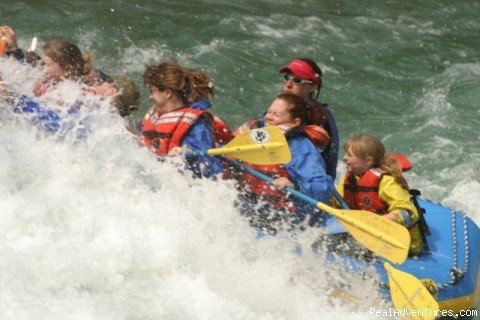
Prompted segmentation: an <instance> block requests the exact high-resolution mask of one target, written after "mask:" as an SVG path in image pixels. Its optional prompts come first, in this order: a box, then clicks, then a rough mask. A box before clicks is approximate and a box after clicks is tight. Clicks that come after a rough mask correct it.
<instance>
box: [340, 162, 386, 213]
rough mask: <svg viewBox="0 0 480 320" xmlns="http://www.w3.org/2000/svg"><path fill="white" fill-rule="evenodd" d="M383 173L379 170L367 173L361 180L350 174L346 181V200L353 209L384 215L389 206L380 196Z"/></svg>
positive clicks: (371, 170)
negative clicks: (379, 189)
mask: <svg viewBox="0 0 480 320" xmlns="http://www.w3.org/2000/svg"><path fill="white" fill-rule="evenodd" d="M382 177H383V173H382V172H381V171H380V170H378V169H374V168H372V169H370V170H368V171H366V172H365V173H364V174H363V175H362V176H361V177H360V179H358V180H357V179H356V178H355V175H354V174H353V173H351V172H348V173H347V175H346V176H345V180H344V191H343V193H344V198H345V201H346V202H347V203H348V206H349V207H350V208H351V209H358V210H366V211H371V212H375V213H377V214H380V215H383V214H386V213H387V209H388V204H387V203H386V202H385V201H383V200H382V199H381V198H380V197H379V196H378V186H379V185H380V181H381V180H382Z"/></svg>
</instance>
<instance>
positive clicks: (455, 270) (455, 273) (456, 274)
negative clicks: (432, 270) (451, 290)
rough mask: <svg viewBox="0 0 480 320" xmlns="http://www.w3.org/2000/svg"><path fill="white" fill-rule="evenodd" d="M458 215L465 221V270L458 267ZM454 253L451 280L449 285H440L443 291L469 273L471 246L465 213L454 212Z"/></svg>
mask: <svg viewBox="0 0 480 320" xmlns="http://www.w3.org/2000/svg"><path fill="white" fill-rule="evenodd" d="M457 213H458V214H461V215H462V221H463V241H464V244H465V259H464V266H463V270H462V269H460V268H459V266H458V239H457V219H456V216H457ZM452 251H453V267H452V269H450V280H449V281H448V282H447V283H443V284H438V288H439V289H443V288H445V287H447V286H449V285H454V284H456V283H457V282H458V281H459V280H460V279H461V278H463V276H464V275H465V274H466V273H467V271H468V263H469V259H470V256H469V251H470V244H469V241H468V221H467V215H466V214H465V213H464V212H458V211H452Z"/></svg>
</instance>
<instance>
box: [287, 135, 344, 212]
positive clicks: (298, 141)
mask: <svg viewBox="0 0 480 320" xmlns="http://www.w3.org/2000/svg"><path fill="white" fill-rule="evenodd" d="M288 144H289V146H290V150H291V152H292V161H291V162H289V163H288V164H286V165H285V169H287V171H288V173H289V174H290V177H291V178H292V182H293V183H295V184H296V185H297V187H298V189H299V191H300V192H302V193H305V194H306V195H308V196H310V197H312V198H314V199H315V200H318V201H321V202H323V203H326V204H328V203H330V199H331V197H332V191H333V189H334V184H333V180H332V178H331V177H330V176H329V175H327V173H326V171H325V167H326V166H325V161H324V160H323V158H322V156H321V155H320V153H319V152H318V150H317V149H316V148H315V146H314V145H313V143H312V142H311V141H310V140H309V139H308V138H307V137H305V136H298V137H294V138H292V139H290V140H289V141H288Z"/></svg>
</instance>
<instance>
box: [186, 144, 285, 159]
mask: <svg viewBox="0 0 480 320" xmlns="http://www.w3.org/2000/svg"><path fill="white" fill-rule="evenodd" d="M282 145H283V144H282V143H279V142H270V143H265V144H252V145H246V146H234V147H223V148H216V149H209V150H207V151H199V150H197V151H190V152H187V153H186V154H185V156H186V157H187V158H190V157H198V156H205V155H208V156H216V155H222V154H235V153H240V152H243V151H246V152H247V151H254V150H262V149H268V148H278V147H281V146H282Z"/></svg>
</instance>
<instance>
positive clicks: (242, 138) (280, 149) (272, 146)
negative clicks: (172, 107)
mask: <svg viewBox="0 0 480 320" xmlns="http://www.w3.org/2000/svg"><path fill="white" fill-rule="evenodd" d="M201 155H209V156H215V155H229V157H231V158H235V159H239V160H242V161H247V162H250V163H253V164H280V163H288V162H290V160H291V154H290V148H289V147H288V143H287V140H286V139H285V135H284V134H283V132H282V131H281V130H280V129H278V128H277V127H265V128H260V129H253V130H250V131H247V132H244V133H242V134H239V135H238V136H236V137H235V138H233V140H232V141H230V142H229V143H228V144H226V145H225V146H224V147H221V148H215V149H209V150H207V151H191V152H187V153H186V154H185V156H186V157H188V158H191V157H197V156H201Z"/></svg>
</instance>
